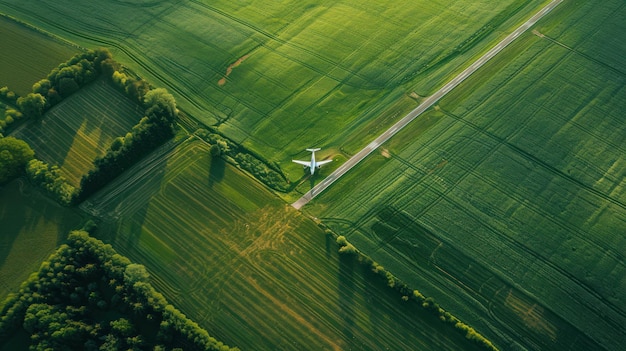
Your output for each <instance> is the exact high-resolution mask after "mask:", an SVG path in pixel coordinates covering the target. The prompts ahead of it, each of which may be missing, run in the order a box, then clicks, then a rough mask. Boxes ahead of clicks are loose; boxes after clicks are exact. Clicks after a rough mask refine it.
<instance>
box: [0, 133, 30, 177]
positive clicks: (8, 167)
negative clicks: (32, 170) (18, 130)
mask: <svg viewBox="0 0 626 351" xmlns="http://www.w3.org/2000/svg"><path fill="white" fill-rule="evenodd" d="M33 157H35V152H34V151H33V150H32V149H31V148H30V146H29V145H28V144H27V143H26V142H25V141H23V140H20V139H16V138H14V137H6V138H2V139H0V184H3V183H6V182H8V181H9V180H11V179H13V178H16V177H18V176H20V175H22V174H23V173H24V172H25V170H26V164H27V163H28V161H30V160H32V159H33Z"/></svg>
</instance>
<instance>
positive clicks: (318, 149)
mask: <svg viewBox="0 0 626 351" xmlns="http://www.w3.org/2000/svg"><path fill="white" fill-rule="evenodd" d="M320 150H321V149H320V148H317V149H306V151H309V152H315V151H320Z"/></svg>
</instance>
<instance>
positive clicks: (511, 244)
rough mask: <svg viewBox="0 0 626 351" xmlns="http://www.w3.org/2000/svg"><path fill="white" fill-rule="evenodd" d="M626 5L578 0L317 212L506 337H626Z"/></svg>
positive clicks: (563, 345) (540, 340) (592, 340)
mask: <svg viewBox="0 0 626 351" xmlns="http://www.w3.org/2000/svg"><path fill="white" fill-rule="evenodd" d="M625 16H626V5H624V3H623V2H622V1H608V2H607V1H602V2H600V1H591V2H584V3H575V2H571V1H565V2H564V3H563V4H562V5H560V7H559V8H557V10H556V11H555V13H554V14H553V15H552V16H551V17H550V18H549V19H548V20H544V22H543V23H541V24H540V25H539V26H538V27H537V28H536V31H535V32H534V33H530V32H529V33H527V34H526V35H524V37H523V38H521V40H520V41H519V42H517V43H515V44H514V45H513V46H512V47H510V48H508V49H507V50H506V52H503V55H502V56H500V57H498V58H496V59H495V60H494V61H493V62H491V63H489V64H488V65H487V66H485V67H484V69H483V70H481V71H480V72H478V74H477V76H475V77H473V78H471V79H470V80H468V81H467V82H466V83H464V84H463V85H462V86H460V87H459V88H458V89H457V90H455V91H453V92H452V93H451V94H450V95H449V96H447V97H446V98H444V99H443V100H442V101H441V102H440V105H439V106H438V107H437V108H436V109H434V110H432V111H430V112H429V113H427V114H426V115H425V116H422V117H420V119H419V120H417V121H416V123H414V124H413V125H410V126H409V128H408V129H407V130H406V131H403V132H402V133H401V134H399V135H398V136H397V137H396V138H394V139H392V140H391V142H390V143H388V144H387V145H384V146H383V148H384V149H386V150H387V152H386V153H385V154H384V155H383V154H381V153H378V154H376V155H374V156H372V157H370V158H369V159H368V160H366V162H365V163H364V164H362V165H360V166H359V167H358V169H356V171H355V172H353V173H352V174H349V175H348V176H347V177H346V178H345V179H343V180H341V181H340V182H339V183H338V184H336V185H334V186H333V188H331V189H329V190H328V192H327V193H325V194H322V195H321V196H320V197H319V198H318V199H316V200H315V201H314V203H313V204H312V206H310V207H309V208H308V209H307V208H305V209H306V211H307V212H308V213H311V214H312V215H315V216H317V217H320V218H321V219H322V221H323V222H324V223H326V224H328V225H330V226H331V227H332V228H333V229H335V230H337V231H338V232H339V233H340V234H343V235H346V236H347V237H348V239H349V240H350V241H351V242H352V243H353V244H354V245H355V246H357V247H358V248H359V249H361V250H362V251H364V252H365V253H366V254H368V255H371V257H372V258H373V259H374V260H376V261H378V262H380V263H381V264H382V265H384V266H385V267H386V268H387V269H389V270H390V271H391V272H393V273H394V274H396V275H398V276H399V277H400V278H401V279H403V280H405V281H407V282H408V283H409V284H410V285H411V286H414V287H415V288H418V289H419V290H420V291H423V292H424V293H425V294H426V295H429V296H434V297H435V298H437V300H438V301H439V302H441V303H442V305H443V306H447V308H448V309H449V310H450V311H451V312H452V313H454V314H456V315H458V316H459V317H460V318H461V319H463V320H466V321H467V322H468V323H469V324H471V325H474V326H475V327H477V328H478V329H479V330H481V331H484V334H486V335H487V336H488V337H489V338H491V339H492V340H493V341H494V342H496V344H498V345H501V347H502V348H503V349H513V348H515V347H517V346H521V347H523V348H527V349H575V350H590V349H608V350H618V349H621V348H623V340H625V339H626V327H625V326H626V307H625V306H626V264H625V260H624V253H625V252H626V237H625V236H624V228H626V191H625V190H626V189H625V188H624V177H625V175H626V159H625V156H624V155H626V147H625V145H624V140H626V127H624V123H623V111H625V110H626V74H625V73H624V72H626V62H624V60H623V58H624V57H626V44H624V42H626V41H625V40H624V39H626V36H625V35H624V33H626V24H625V22H624V21H623V19H624V17H625Z"/></svg>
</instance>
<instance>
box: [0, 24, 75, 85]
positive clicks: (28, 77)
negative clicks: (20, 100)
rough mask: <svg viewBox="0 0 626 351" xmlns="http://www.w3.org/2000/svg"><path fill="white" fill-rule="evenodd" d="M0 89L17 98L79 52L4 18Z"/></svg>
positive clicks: (0, 58)
mask: <svg viewBox="0 0 626 351" xmlns="http://www.w3.org/2000/svg"><path fill="white" fill-rule="evenodd" d="M0 33H2V35H0V62H2V64H1V65H0V87H2V86H8V87H9V89H10V90H12V91H14V92H15V93H17V94H19V95H26V94H28V93H29V92H31V88H32V86H33V84H34V83H35V82H37V81H39V80H40V79H42V78H45V77H46V76H47V75H48V72H50V70H51V69H53V68H54V67H56V66H57V65H58V64H59V63H60V62H64V61H66V60H67V59H69V58H70V57H72V56H73V55H74V54H76V53H77V52H78V51H79V50H78V48H76V47H72V46H70V45H68V44H66V43H63V42H61V41H59V40H56V39H53V38H52V37H50V36H47V35H44V34H42V33H40V32H37V31H35V30H34V29H31V28H28V27H26V26H25V25H23V24H20V23H17V22H15V21H13V20H11V19H9V18H7V17H4V16H0Z"/></svg>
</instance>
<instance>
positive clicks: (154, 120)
mask: <svg viewBox="0 0 626 351" xmlns="http://www.w3.org/2000/svg"><path fill="white" fill-rule="evenodd" d="M143 102H144V106H145V108H146V116H145V117H143V118H142V119H141V120H140V121H139V123H138V124H136V125H135V126H134V127H133V128H132V130H131V131H130V132H128V133H127V134H126V135H125V136H124V137H118V138H116V139H115V140H113V142H112V143H111V145H110V146H109V148H108V150H107V152H106V153H105V154H104V155H103V156H101V157H97V158H96V159H95V160H94V167H93V168H92V169H91V170H90V171H89V172H87V174H85V175H84V176H83V177H82V179H81V181H80V190H79V192H78V195H77V201H78V202H80V201H82V200H84V199H85V198H87V197H88V196H90V195H91V194H93V193H94V192H96V191H97V190H99V189H100V188H101V187H102V186H104V185H105V184H107V183H108V182H110V181H111V180H113V179H114V178H115V177H117V176H119V175H120V174H121V173H122V172H124V171H125V170H126V169H128V168H129V167H130V166H132V165H133V164H135V163H136V162H137V161H138V160H140V159H141V158H142V157H144V156H145V155H147V154H148V153H150V152H151V151H152V150H154V149H155V148H156V147H157V146H159V145H161V144H163V143H164V142H165V141H166V140H168V139H170V138H171V137H172V136H173V135H174V120H175V119H176V116H177V113H178V112H177V111H178V110H177V109H176V102H175V100H174V97H173V96H172V95H171V94H169V93H168V92H167V91H166V90H165V89H162V88H158V89H153V90H149V91H148V92H146V93H145V96H143Z"/></svg>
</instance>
